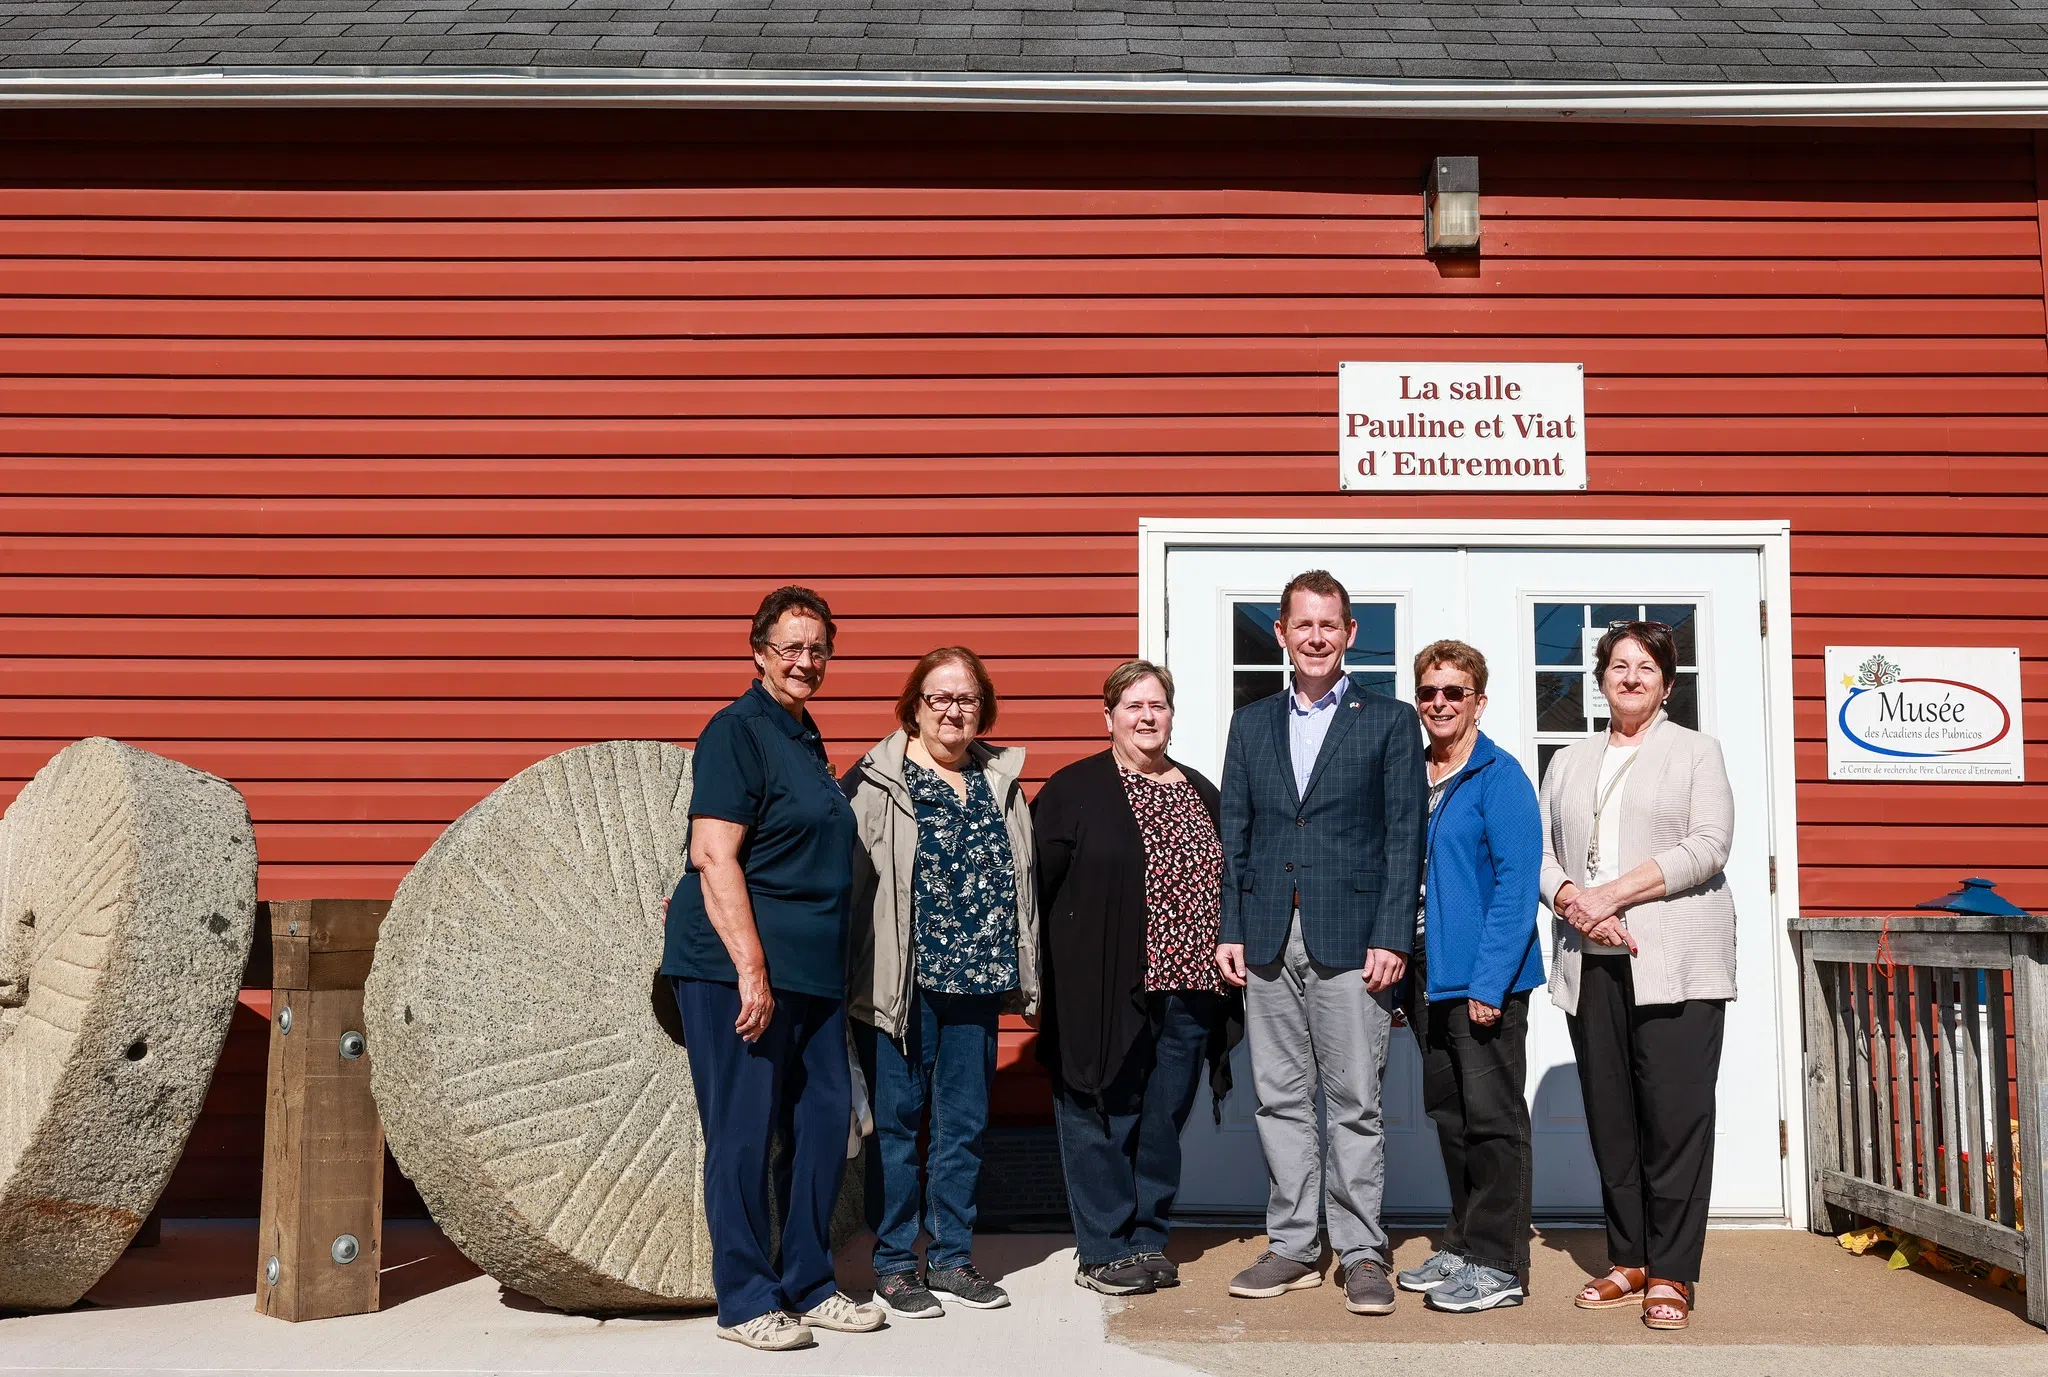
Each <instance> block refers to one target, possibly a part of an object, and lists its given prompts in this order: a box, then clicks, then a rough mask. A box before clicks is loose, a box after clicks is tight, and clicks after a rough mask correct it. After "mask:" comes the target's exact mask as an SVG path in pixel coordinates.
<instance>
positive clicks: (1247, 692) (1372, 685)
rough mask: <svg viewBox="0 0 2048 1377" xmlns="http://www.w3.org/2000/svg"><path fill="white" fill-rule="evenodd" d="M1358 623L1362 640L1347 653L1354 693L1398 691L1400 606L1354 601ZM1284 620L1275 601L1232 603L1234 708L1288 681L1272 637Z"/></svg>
mask: <svg viewBox="0 0 2048 1377" xmlns="http://www.w3.org/2000/svg"><path fill="white" fill-rule="evenodd" d="M1351 616H1352V618H1353V619H1354V620H1355V621H1357V623H1358V639H1357V640H1355V641H1353V642H1352V644H1351V649H1350V651H1349V652H1348V653H1347V654H1346V655H1345V656H1344V667H1345V669H1347V670H1349V671H1350V672H1351V686H1352V689H1353V691H1354V692H1358V693H1377V694H1381V695H1384V696H1385V697H1388V698H1392V697H1395V696H1396V695H1397V694H1398V693H1399V691H1400V690H1399V687H1398V685H1397V683H1396V677H1397V672H1398V671H1397V669H1396V666H1395V657H1396V655H1397V654H1398V653H1399V647H1398V646H1396V645H1395V644H1394V627H1395V618H1396V608H1395V605H1394V604H1393V603H1391V602H1358V603H1353V604H1352V605H1351ZM1279 619H1280V604H1279V603H1277V602H1252V601H1245V602H1238V603H1232V604H1231V608H1230V644H1231V651H1230V653H1231V666H1230V701H1231V707H1232V708H1233V709H1236V708H1241V707H1243V706H1245V705H1246V704H1247V703H1256V702H1258V701H1259V700H1260V699H1261V698H1270V697H1272V696H1273V695H1274V694H1276V693H1278V692H1280V690H1281V689H1282V688H1283V687H1285V686H1286V664H1287V657H1286V654H1285V652H1283V651H1282V650H1281V649H1280V645H1279V642H1277V641H1275V640H1274V639H1273V623H1274V622H1276V621H1278V620H1279Z"/></svg>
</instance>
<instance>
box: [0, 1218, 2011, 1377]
mask: <svg viewBox="0 0 2048 1377" xmlns="http://www.w3.org/2000/svg"><path fill="white" fill-rule="evenodd" d="M1585 1238H1586V1239H1590V1240H1591V1241H1592V1242H1593V1243H1595V1244H1597V1236H1594V1235H1587V1236H1585ZM1584 1242H1585V1240H1584V1239H1579V1238H1575V1237H1565V1236H1562V1235H1560V1236H1556V1237H1555V1238H1553V1239H1546V1241H1545V1246H1544V1247H1542V1248H1540V1249H1539V1256H1542V1257H1544V1260H1543V1261H1542V1262H1540V1263H1539V1270H1538V1277H1539V1280H1538V1283H1537V1284H1538V1286H1539V1288H1542V1289H1540V1290H1539V1293H1538V1299H1537V1302H1536V1303H1533V1304H1531V1305H1529V1306H1527V1307H1524V1308H1523V1310H1522V1311H1521V1312H1520V1322H1519V1323H1517V1321H1516V1319H1515V1318H1513V1317H1511V1316H1505V1315H1504V1316H1479V1317H1472V1318H1469V1319H1467V1320H1464V1321H1462V1322H1459V1321H1455V1320H1453V1319H1452V1318H1451V1317H1448V1316H1438V1315H1425V1314H1423V1313H1422V1312H1421V1311H1420V1308H1419V1306H1415V1305H1413V1304H1412V1303H1406V1302H1404V1307H1403V1309H1402V1310H1401V1312H1400V1313H1398V1314H1397V1315H1395V1316H1393V1317H1392V1318H1390V1319H1386V1320H1378V1321H1369V1320H1363V1319H1358V1318H1356V1317H1352V1316H1349V1315H1346V1314H1344V1312H1343V1310H1342V1308H1341V1305H1340V1304H1339V1303H1338V1302H1337V1300H1336V1293H1335V1292H1334V1291H1333V1290H1332V1289H1330V1288H1327V1287H1326V1288H1323V1289H1321V1290H1317V1291H1310V1292H1303V1293H1300V1294H1298V1295H1296V1296H1292V1297H1288V1298H1286V1299H1284V1300H1281V1301H1264V1302H1237V1301H1231V1300H1229V1299H1228V1298H1227V1297H1226V1296H1224V1295H1223V1294H1222V1283H1223V1281H1225V1280H1227V1278H1228V1274H1229V1272H1230V1271H1232V1270H1234V1269H1235V1267H1236V1265H1238V1263H1239V1262H1240V1261H1241V1260H1242V1259H1245V1258H1248V1257H1249V1256H1250V1254H1251V1253H1253V1252H1255V1251H1256V1247H1257V1244H1258V1240H1257V1238H1256V1237H1255V1236H1248V1235H1243V1234H1233V1233H1225V1232H1221V1231H1201V1230H1190V1231H1186V1232H1185V1233H1183V1235H1182V1236H1181V1237H1180V1238H1177V1239H1176V1240H1175V1251H1176V1252H1177V1253H1179V1254H1180V1255H1181V1256H1182V1257H1183V1258H1184V1259H1185V1261H1186V1266H1187V1275H1188V1277H1189V1282H1190V1284H1189V1285H1188V1286H1186V1287H1184V1288H1182V1289H1181V1290H1179V1291H1177V1292H1163V1293H1161V1294H1159V1295H1156V1296H1149V1297H1140V1298H1137V1299H1135V1300H1133V1301H1131V1302H1128V1303H1105V1302H1103V1301H1102V1300H1101V1299H1100V1298H1098V1297H1096V1296H1095V1295H1094V1294H1093V1293H1091V1292H1087V1291H1083V1290H1081V1289H1080V1288H1078V1287H1076V1286H1074V1285H1073V1254H1072V1251H1071V1247H1072V1244H1071V1240H1070V1239H1067V1238H1062V1237H1058V1236H1053V1235H1001V1234H998V1235H990V1236H987V1237H985V1238H983V1239H982V1240H981V1241H980V1244H979V1247H978V1260H979V1261H980V1263H981V1264H982V1266H983V1268H984V1269H985V1270H986V1271H988V1272H989V1273H991V1274H992V1275H995V1276H997V1277H999V1278H1000V1279H1001V1280H1002V1281H1003V1282H1004V1283H1005V1284H1006V1285H1007V1286H1008V1287H1009V1288H1010V1290H1011V1293H1012V1295H1013V1296H1014V1297H1015V1298H1016V1304H1015V1305H1014V1306H1012V1307H1011V1308H1010V1309H1008V1310H999V1311H992V1312H986V1313H975V1312H971V1311H969V1312H955V1313H952V1314H949V1315H948V1316H947V1317H946V1318H945V1319H943V1320H938V1321H931V1322H923V1323H897V1324H894V1325H892V1326H891V1327H890V1328H889V1329H887V1330H884V1331H883V1332H881V1333H879V1334H873V1335H861V1336H851V1335H836V1334H825V1335H821V1336H820V1337H821V1340H822V1342H821V1343H820V1345H819V1347H817V1348H816V1349H813V1350H810V1351H809V1352H805V1353H797V1354H780V1355H769V1354H756V1353H751V1352H749V1351H747V1350H744V1349H741V1348H739V1347H737V1346H736V1345H733V1344H728V1343H724V1342H721V1341H719V1340H718V1339H716V1338H715V1336H714V1335H713V1334H712V1332H711V1331H712V1322H711V1320H710V1319H709V1318H708V1317H704V1316H687V1317H643V1318H627V1319H614V1320H608V1321H598V1320H590V1319H583V1318H579V1317H576V1316H571V1315H561V1314H556V1313H554V1312H551V1311H546V1310H540V1309H537V1308H535V1307H534V1306H533V1305H532V1303H531V1302H528V1301H525V1300H524V1299H523V1298H521V1297H518V1296H515V1295H511V1294H509V1293H506V1292H504V1291H503V1290H502V1289H501V1288H500V1287H499V1286H498V1285H497V1284H496V1283H494V1282H492V1281H491V1280H490V1279H489V1278H488V1277H483V1276H479V1275H478V1274H477V1273H476V1271H475V1269H474V1268H472V1267H470V1266H469V1265H468V1263H466V1262H465V1261H464V1260H463V1259H462V1257H461V1256H460V1255H459V1254H458V1253H456V1252H455V1251H454V1249H453V1248H452V1247H450V1246H449V1245H448V1243H447V1241H446V1240H445V1239H443V1238H441V1236H440V1235H439V1234H438V1233H437V1232H436V1231H435V1230H434V1229H433V1228H432V1227H431V1226H429V1225H424V1224H414V1223H403V1222H394V1223H393V1224H391V1225H390V1226H389V1227H388V1229H387V1232H386V1240H385V1275H384V1288H385V1304H386V1308H385V1309H384V1311H382V1312H381V1313H379V1314H376V1315H358V1316H351V1317H348V1318H344V1319H336V1320H319V1321H314V1322H311V1323H307V1324H300V1325H289V1324H285V1323H283V1322H281V1321H277V1320H272V1319H268V1318H266V1317H264V1316H261V1315H258V1314H256V1313H255V1312H254V1311H253V1309H252V1308H251V1307H252V1304H253V1298H254V1290H255V1288H254V1270H255V1230H254V1227H253V1226H252V1225H247V1224H203V1223H172V1224H169V1225H167V1226H165V1229H164V1241H163V1243H162V1245H161V1246H159V1247H157V1248H153V1249H144V1250H138V1251H136V1252H133V1253H130V1254H129V1255H128V1256H127V1257H126V1258H125V1259H124V1260H123V1261H122V1263H121V1264H120V1265H119V1266H118V1267H116V1268H115V1270H114V1272H113V1273H112V1274H111V1275H110V1276H109V1277H108V1278H107V1279H106V1280H105V1281H104V1282H103V1283H101V1285H100V1286H99V1287H98V1288H96V1289H95V1290H94V1292H93V1293H92V1296H91V1297H90V1301H91V1303H90V1304H88V1305H86V1306H83V1307H80V1308H78V1309H75V1310H72V1311H67V1312H65V1313H62V1314H51V1315H29V1316H19V1317H14V1318H7V1319H0V1373H4V1374H14V1373H28V1372H35V1373H44V1372H47V1373H79V1374H83V1373H92V1374H106V1375H107V1377H117V1375H118V1377H127V1375H129V1374H133V1377H145V1375H146V1377H168V1375H169V1374H178V1377H200V1375H201V1374H215V1373H219V1374H230V1373H232V1374H246V1373H253V1372H265V1373H269V1372H280V1373H302V1374H308V1377H325V1375H326V1374H335V1377H340V1375H341V1374H363V1373H378V1374H390V1375H392V1377H397V1375H398V1374H413V1373H418V1374H435V1375H436V1377H451V1375H452V1374H469V1373H508V1374H512V1373H518V1374H524V1373H542V1372H546V1373H562V1374H584V1373H590V1374H598V1373H605V1374H612V1373H617V1374H635V1373H656V1372H658V1373H665V1374H679V1375H684V1374H687V1375H690V1377H694V1375H695V1374H704V1375H705V1377H710V1375H711V1374H726V1373H731V1374H741V1375H742V1377H753V1374H756V1373H776V1374H785V1373H786V1374H789V1377H884V1375H885V1374H886V1375H887V1377H1194V1374H1196V1373H1198V1372H1209V1373H1215V1374H1219V1377H1304V1374H1309V1373H1313V1374H1316V1375H1317V1377H1322V1375H1323V1374H1335V1373H1340V1372H1352V1371H1359V1370H1378V1369H1389V1368H1391V1369H1394V1370H1397V1371H1402V1372H1414V1373H1416V1374H1418V1377H1420V1374H1422V1373H1423V1372H1424V1371H1425V1370H1427V1371H1428V1372H1430V1373H1431V1374H1432V1377H1434V1374H1436V1373H1439V1372H1442V1371H1444V1370H1446V1369H1447V1368H1454V1369H1460V1370H1466V1371H1470V1370H1473V1369H1478V1368H1483V1369H1485V1370H1486V1371H1487V1372H1489V1373H1497V1374H1499V1375H1500V1377H1599V1374H1605V1373H1610V1372H1612V1373H1621V1372H1624V1371H1627V1372H1632V1373H1633V1372H1640V1371H1642V1370H1644V1369H1645V1368H1648V1369H1651V1370H1653V1371H1654V1374H1655V1377H1737V1374H1742V1375H1744V1377H1777V1375H1778V1374H1783V1377H1867V1374H1869V1373H1871V1372H1873V1371H1886V1372H1890V1371H1898V1370H1901V1367H1902V1365H1912V1366H1913V1367H1915V1368H1917V1369H1919V1370H1933V1371H1966V1372H1967V1371H1981V1372H1996V1373H1998V1374H2000V1377H2007V1374H2022V1375H2023V1377H2033V1375H2034V1374H2040V1377H2048V1339H2044V1338H2042V1337H2041V1335H2040V1334H2039V1333H2038V1332H2037V1331H2035V1330H2033V1329H2031V1328H2029V1327H2027V1326H2026V1325H2025V1324H2024V1322H2023V1321H2021V1320H2019V1319H2017V1318H2015V1316H2014V1315H2013V1314H2012V1312H2011V1311H2010V1309H2009V1308H2007V1307H2005V1306H2002V1305H2001V1304H1999V1303H1998V1301H1997V1299H1996V1298H1995V1297H1994V1298H1990V1299H1987V1298H1986V1297H1984V1296H1982V1295H1979V1294H1976V1293H1966V1292H1959V1291H1956V1290H1954V1289H1952V1288H1948V1287H1945V1286H1943V1285H1942V1283H1941V1282H1939V1281H1937V1280H1935V1279H1933V1278H1930V1277H1927V1276H1924V1275H1920V1274H1917V1273H1887V1272H1885V1270H1884V1268H1883V1264H1882V1263H1881V1262H1878V1261H1876V1260H1873V1259H1862V1260H1858V1259H1851V1258H1848V1257H1847V1255H1846V1254H1841V1253H1840V1250H1839V1249H1835V1248H1833V1245H1832V1244H1831V1243H1829V1242H1828V1241H1827V1240H1825V1239H1811V1238H1808V1237H1806V1236H1804V1235H1799V1234H1785V1233H1778V1234H1764V1233H1733V1232H1727V1233H1722V1232H1717V1233H1716V1234H1715V1235H1714V1236H1713V1241H1712V1243H1711V1244H1710V1247H1709V1257H1710V1259H1711V1261H1710V1269H1709V1281H1708V1283H1707V1286H1708V1287H1710V1288H1711V1289H1710V1290H1707V1291H1706V1293H1705V1294H1704V1295H1703V1297H1702V1309H1701V1316H1702V1318H1701V1320H1700V1321H1699V1323H1698V1326H1697V1327H1696V1328H1695V1330H1694V1331H1693V1332H1692V1333H1691V1334H1689V1335H1685V1336H1680V1337H1678V1339H1677V1341H1676V1342H1673V1341H1672V1339H1671V1338H1670V1337H1669V1336H1657V1337H1656V1340H1655V1341H1654V1342H1650V1343H1644V1342H1642V1340H1643V1339H1645V1338H1648V1337H1650V1336H1648V1335H1646V1334H1645V1333H1644V1332H1643V1331H1642V1330H1641V1329H1640V1326H1638V1325H1636V1324H1635V1322H1634V1321H1633V1320H1630V1319H1628V1318H1627V1317H1626V1316H1623V1315H1618V1314H1614V1315H1600V1316H1581V1315H1579V1314H1578V1313H1577V1312H1576V1311H1571V1310H1570V1307H1569V1299H1570V1291H1569V1290H1567V1289H1564V1288H1565V1287H1566V1286H1567V1285H1568V1284H1571V1283H1573V1282H1574V1281H1575V1278H1576V1276H1577V1271H1576V1270H1575V1264H1573V1263H1572V1261H1571V1257H1572V1254H1573V1251H1574V1250H1582V1248H1583V1245H1584ZM1402 1246H1403V1250H1404V1258H1405V1257H1406V1256H1420V1255H1421V1250H1426V1246H1427V1245H1426V1243H1425V1242H1424V1241H1422V1240H1420V1239H1406V1240H1404V1242H1403V1245H1402ZM1545 1255H1549V1256H1545ZM863 1257H864V1248H863V1247H862V1245H860V1244H855V1245H853V1247H851V1248H849V1250H848V1255H847V1257H846V1258H845V1259H844V1261H843V1265H842V1267H841V1277H842V1280H843V1281H844V1282H845V1283H846V1284H847V1285H848V1286H849V1288H851V1289H856V1290H857V1289H859V1288H861V1287H864V1286H865V1285H866V1284H867V1283H868V1281H869V1280H871V1278H870V1276H869V1274H868V1271H867V1268H866V1266H865V1263H864V1261H863V1260H862V1258H863ZM1594 1261H1596V1262H1597V1259H1594ZM1746 1273H1753V1274H1754V1275H1749V1276H1746V1275H1745V1274H1746ZM1542 1278H1549V1280H1548V1281H1545V1280H1542ZM1816 1279H1818V1280H1816ZM1802 1286H1804V1287H1805V1288H1806V1289H1805V1291H1804V1292H1803V1293H1801V1292H1800V1290H1799V1288H1801V1287H1802ZM1792 1296H1799V1297H1800V1298H1799V1299H1796V1300H1795V1299H1785V1297H1792ZM1254 1305H1256V1306H1258V1307H1259V1308H1258V1309H1257V1310H1249V1309H1245V1308H1244V1307H1250V1306H1254ZM1710 1312H1711V1313H1713V1314H1714V1315H1715V1323H1714V1324H1713V1325H1712V1326H1711V1327H1710V1326H1709V1325H1708V1324H1707V1322H1706V1318H1705V1317H1706V1316H1707V1314H1708V1313H1710ZM1576 1321H1590V1322H1592V1324H1593V1325H1596V1326H1597V1328H1593V1327H1589V1326H1588V1325H1587V1324H1581V1323H1576Z"/></svg>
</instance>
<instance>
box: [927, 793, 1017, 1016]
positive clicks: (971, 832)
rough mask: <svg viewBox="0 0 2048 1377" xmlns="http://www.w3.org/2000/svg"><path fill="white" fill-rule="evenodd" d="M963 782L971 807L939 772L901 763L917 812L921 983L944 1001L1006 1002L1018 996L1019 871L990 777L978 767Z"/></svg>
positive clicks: (967, 800)
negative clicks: (983, 997)
mask: <svg viewBox="0 0 2048 1377" xmlns="http://www.w3.org/2000/svg"><path fill="white" fill-rule="evenodd" d="M962 774H963V775H964V776H965V778H966V780H967V798H966V799H965V801H963V800H962V799H961V797H960V796H959V795H958V794H956V793H954V792H953V786H952V785H950V784H948V783H946V781H945V780H944V779H943V778H941V777H940V776H939V775H938V774H937V773H935V772H934V771H931V770H927V769H925V768H924V767H923V766H922V765H919V764H918V763H917V762H916V761H914V760H910V759H905V760H904V762H903V780H904V783H906V784H908V785H909V786H910V801H911V803H912V804H913V805H914V806H915V807H916V809H917V880H916V885H915V887H914V889H913V890H912V894H911V928H912V938H911V940H912V942H913V944H914V945H915V947H916V949H917V983H918V985H919V986H920V987H922V988H923V989H927V990H933V991H936V992H938V993H940V994H1002V993H1003V992H1004V991H1006V990H1014V989H1016V988H1017V871H1016V864H1015V862H1014V861H1013V860H1012V859H1011V856H1010V832H1009V829H1008V828H1007V827H1006V826H1004V824H1003V810H1002V808H1001V806H1000V805H998V804H997V803H996V797H995V793H994V791H992V790H991V789H990V788H989V787H988V778H987V776H986V775H985V774H984V773H983V771H982V770H981V768H980V767H979V766H977V765H972V764H969V765H968V766H967V767H966V768H965V769H964V770H963V771H962Z"/></svg>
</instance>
